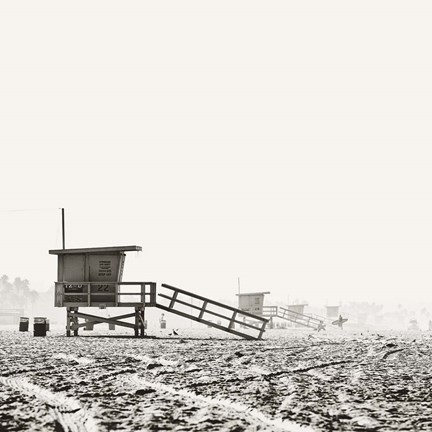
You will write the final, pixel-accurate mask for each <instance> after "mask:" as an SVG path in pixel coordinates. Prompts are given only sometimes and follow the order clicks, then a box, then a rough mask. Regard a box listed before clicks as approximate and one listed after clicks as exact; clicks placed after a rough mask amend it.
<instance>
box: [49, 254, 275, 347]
mask: <svg viewBox="0 0 432 432" xmlns="http://www.w3.org/2000/svg"><path fill="white" fill-rule="evenodd" d="M141 250H142V248H141V247H140V246H113V247H98V248H84V249H57V250H50V251H49V253H50V254H52V255H57V256H58V276H57V282H56V283H55V306H56V307H66V311H67V312H66V335H67V336H71V332H73V335H74V336H78V330H79V329H80V328H83V327H84V328H85V327H86V326H87V327H89V325H91V324H93V325H94V324H100V323H108V324H110V325H115V326H123V327H127V328H132V329H133V330H134V332H135V336H140V337H144V336H145V327H146V325H145V319H144V314H145V309H146V308H147V307H157V308H159V309H162V310H163V311H166V312H170V313H173V314H176V315H179V316H181V317H183V318H187V319H189V320H192V321H196V322H199V323H202V324H206V325H207V326H210V327H214V328H217V329H219V330H222V331H225V332H228V333H231V334H234V335H237V336H240V337H243V338H245V339H261V337H262V335H263V333H264V331H265V326H266V324H267V322H268V319H266V318H264V317H263V316H262V313H261V315H258V314H255V313H253V312H249V311H242V310H240V309H237V308H233V307H231V306H228V305H225V304H222V303H219V302H217V301H214V300H211V299H209V298H207V297H203V296H200V295H197V294H194V293H192V292H190V291H185V290H183V289H180V288H176V287H174V286H172V285H167V284H161V288H162V289H163V290H164V292H161V293H158V294H157V292H156V291H157V284H156V282H123V280H122V277H123V269H124V263H125V259H126V252H131V251H141ZM157 295H158V297H159V298H160V299H161V301H160V302H157V300H156V296H157ZM83 307H97V308H100V309H105V308H107V307H115V308H119V307H121V308H134V309H135V310H134V312H132V313H127V314H122V315H118V316H113V317H102V316H96V315H89V314H87V313H82V312H81V311H79V308H83ZM261 308H262V303H261ZM133 317H134V318H135V322H134V323H130V322H125V321H123V320H124V319H128V318H133ZM214 317H217V318H218V321H217V323H214V322H213V320H212V319H210V318H214ZM80 318H81V319H82V320H83V322H81V323H80V322H79V319H80ZM246 320H252V321H253V322H254V324H250V323H247V322H246ZM236 324H240V325H242V327H243V329H240V330H239V329H236V328H235V325H236Z"/></svg>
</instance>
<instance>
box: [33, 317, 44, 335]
mask: <svg viewBox="0 0 432 432" xmlns="http://www.w3.org/2000/svg"><path fill="white" fill-rule="evenodd" d="M46 332H47V325H46V318H44V317H34V319H33V336H46Z"/></svg>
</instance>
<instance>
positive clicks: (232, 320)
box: [228, 311, 237, 329]
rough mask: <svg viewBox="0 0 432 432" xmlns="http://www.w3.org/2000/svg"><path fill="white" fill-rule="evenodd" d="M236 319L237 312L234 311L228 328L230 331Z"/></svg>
mask: <svg viewBox="0 0 432 432" xmlns="http://www.w3.org/2000/svg"><path fill="white" fill-rule="evenodd" d="M236 317H237V311H234V313H233V314H232V317H231V320H230V323H229V326H228V328H230V329H232V328H234V323H235V319H236Z"/></svg>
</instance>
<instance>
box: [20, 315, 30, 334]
mask: <svg viewBox="0 0 432 432" xmlns="http://www.w3.org/2000/svg"><path fill="white" fill-rule="evenodd" d="M29 321H30V320H29V318H27V317H20V323H19V331H21V332H26V331H28V329H29Z"/></svg>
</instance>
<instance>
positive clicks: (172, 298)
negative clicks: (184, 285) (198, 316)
mask: <svg viewBox="0 0 432 432" xmlns="http://www.w3.org/2000/svg"><path fill="white" fill-rule="evenodd" d="M177 296H178V291H174V292H173V295H172V297H171V301H170V304H169V306H168V307H169V308H170V309H172V308H173V307H174V304H175V302H176V300H177Z"/></svg>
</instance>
